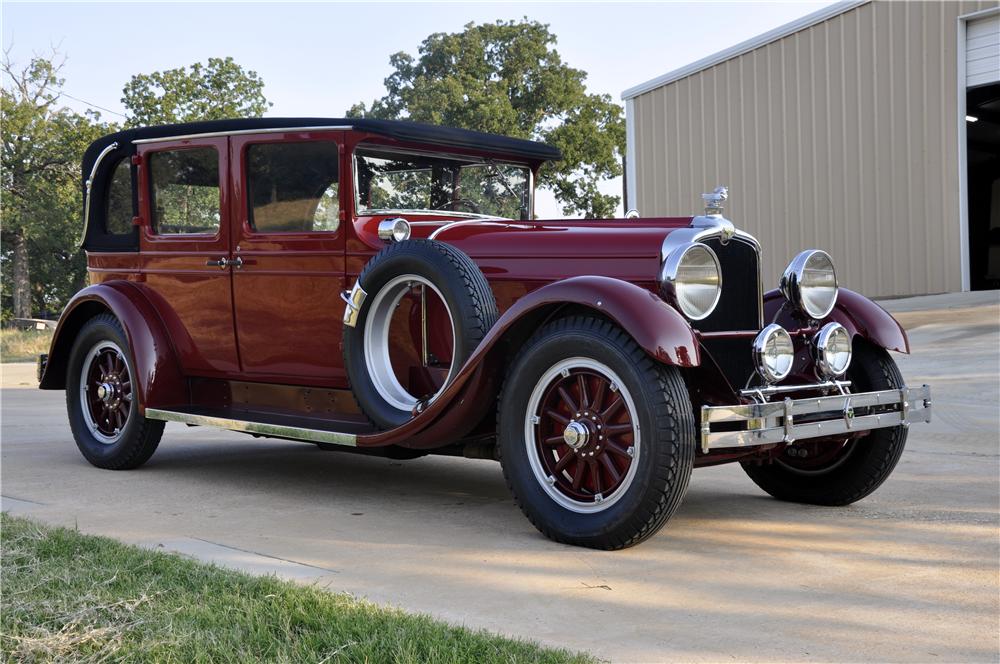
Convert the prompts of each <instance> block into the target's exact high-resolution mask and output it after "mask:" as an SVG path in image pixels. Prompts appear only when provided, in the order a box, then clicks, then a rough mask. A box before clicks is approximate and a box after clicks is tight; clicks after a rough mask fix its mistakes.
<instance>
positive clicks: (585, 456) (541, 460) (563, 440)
mask: <svg viewBox="0 0 1000 664" xmlns="http://www.w3.org/2000/svg"><path fill="white" fill-rule="evenodd" d="M528 403H529V406H528V412H527V421H526V423H525V434H526V435H525V440H526V444H527V445H528V456H529V460H530V461H531V465H532V470H534V472H535V476H536V478H537V479H538V480H539V482H540V483H541V484H542V486H543V488H544V489H545V491H546V493H548V494H549V495H550V496H551V497H552V498H554V499H555V500H556V502H558V503H559V504H560V505H562V506H564V507H566V508H568V509H571V510H573V511H577V512H597V511H601V510H604V509H607V508H608V507H610V506H611V505H612V504H614V503H615V502H617V500H618V499H619V498H621V496H622V495H623V494H624V493H625V492H626V491H627V490H628V487H629V485H630V484H631V482H632V480H633V479H634V477H635V471H636V466H637V459H638V455H639V443H640V437H639V427H638V422H637V416H636V408H635V403H634V401H633V400H632V396H631V395H630V394H629V393H628V390H627V389H626V388H625V387H624V385H623V383H622V381H621V379H620V378H619V377H618V376H617V375H616V374H615V373H614V371H612V370H611V369H610V368H609V367H607V366H606V365H604V364H602V363H600V362H597V361H595V360H593V359H590V358H583V357H576V358H569V359H566V360H563V361H562V362H559V363H557V364H556V365H555V366H553V367H551V368H550V369H549V370H548V371H547V372H545V374H544V375H543V376H542V377H541V379H540V380H539V381H538V383H537V385H536V388H535V390H534V392H533V394H532V396H531V398H530V400H529V402H528Z"/></svg>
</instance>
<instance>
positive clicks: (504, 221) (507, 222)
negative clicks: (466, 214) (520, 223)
mask: <svg viewBox="0 0 1000 664" xmlns="http://www.w3.org/2000/svg"><path fill="white" fill-rule="evenodd" d="M472 224H492V225H494V226H504V227H507V226H515V225H516V222H515V221H514V220H513V219H504V218H502V217H497V218H496V219H495V220H491V219H462V220H461V221H453V222H451V223H448V224H445V225H444V226H442V227H441V228H438V229H435V230H434V232H433V233H431V234H430V235H428V236H427V239H428V240H436V239H437V238H438V236H439V235H441V233H444V232H445V231H448V230H451V229H452V228H455V227H456V226H469V225H472Z"/></svg>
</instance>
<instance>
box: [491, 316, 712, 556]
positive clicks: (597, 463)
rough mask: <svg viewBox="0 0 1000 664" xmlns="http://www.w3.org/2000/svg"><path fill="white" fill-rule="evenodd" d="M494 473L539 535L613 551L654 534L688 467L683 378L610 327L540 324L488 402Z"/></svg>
mask: <svg viewBox="0 0 1000 664" xmlns="http://www.w3.org/2000/svg"><path fill="white" fill-rule="evenodd" d="M499 436H500V440H499V448H500V460H501V463H502V465H503V471H504V477H505V478H506V480H507V484H508V486H509V487H510V490H511V492H512V493H513V495H514V498H515V500H516V501H517V503H518V505H519V506H520V507H521V510H522V511H523V512H524V513H525V515H527V517H528V519H530V520H531V522H532V523H533V524H534V525H535V526H536V527H537V528H538V529H539V530H540V531H541V532H542V533H543V534H544V535H546V536H547V537H549V538H551V539H553V540H555V541H557V542H564V543H566V544H575V545H579V546H587V547H591V548H596V549H621V548H625V547H628V546H632V545H634V544H637V543H639V542H641V541H643V540H644V539H646V538H648V537H650V536H652V535H653V534H654V533H656V532H657V531H658V530H659V529H660V528H661V527H662V526H663V524H664V523H666V521H667V520H668V519H669V518H670V516H671V515H672V514H673V513H674V511H675V510H676V509H677V507H678V505H680V502H681V500H682V498H683V497H684V494H685V492H686V491H687V486H688V481H689V479H690V477H691V470H692V468H693V466H694V450H695V423H694V415H693V411H692V408H691V402H690V399H689V397H688V393H687V389H686V388H685V385H684V381H683V380H682V379H681V377H680V375H679V373H678V372H677V370H676V369H674V368H673V367H666V366H663V365H661V364H658V363H656V362H654V361H653V360H652V359H651V358H650V357H649V356H648V355H646V353H644V352H643V350H642V349H641V348H639V346H638V345H637V344H636V343H635V341H634V340H633V339H632V338H631V337H630V336H629V335H628V334H626V333H625V332H624V331H623V330H621V329H620V328H618V327H616V326H614V325H612V324H611V323H609V322H607V321H605V320H602V319H598V318H591V317H574V318H566V319H560V320H557V321H555V322H553V323H550V324H549V325H546V326H545V327H543V328H542V329H541V330H540V331H539V332H538V333H537V334H536V335H535V336H534V337H533V338H532V339H531V340H529V341H528V343H527V344H526V345H525V347H524V349H523V350H522V351H521V353H520V355H519V356H518V357H517V358H516V359H515V361H514V363H513V366H512V367H511V370H510V373H509V375H508V378H507V381H506V383H505V384H504V388H503V394H502V396H501V399H500V414H499Z"/></svg>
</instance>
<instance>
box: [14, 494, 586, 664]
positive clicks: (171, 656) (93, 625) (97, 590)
mask: <svg viewBox="0 0 1000 664" xmlns="http://www.w3.org/2000/svg"><path fill="white" fill-rule="evenodd" d="M0 528H2V537H0V586H2V588H3V592H2V595H0V662H111V661H113V662H185V663H186V662H258V661H266V662H399V663H402V664H405V663H413V664H416V663H418V662H419V663H420V664H424V663H426V662H454V663H456V664H458V663H460V662H498V663H499V662H503V663H515V662H540V663H549V662H551V663H553V664H555V663H561V662H591V661H593V660H592V659H591V658H589V657H587V656H584V655H579V654H574V653H570V652H567V651H564V650H552V649H547V648H542V647H539V646H538V645H536V644H534V643H530V642H527V641H521V640H515V639H509V638H504V637H500V636H496V635H494V634H490V633H488V632H484V631H473V630H470V629H465V628H462V627H454V626H451V625H447V624H445V623H442V622H439V621H436V620H433V619H431V618H429V617H427V616H422V615H414V614H408V613H404V612H402V611H398V610H396V609H387V608H385V607H381V606H377V605H375V604H372V603H370V602H365V601H362V600H359V599H357V598H354V597H351V596H350V595H345V594H334V593H329V592H325V591H323V590H320V589H319V588H315V587H307V586H298V585H294V584H291V583H288V582H284V581H279V580H277V579H275V578H274V577H253V576H249V575H247V574H241V573H238V572H233V571H229V570H224V569H220V568H217V567H212V566H209V565H204V564H201V563H197V562H194V561H191V560H188V559H184V558H181V557H180V556H177V555H172V554H165V553H160V552H156V551H149V550H146V549H140V548H138V547H134V546H127V545H125V544H121V543H119V542H116V541H114V540H110V539H107V538H104V537H92V536H87V535H81V534H80V533H78V532H75V531H72V530H67V529H64V528H49V527H45V526H40V525H38V524H37V523H35V522H32V521H29V520H26V519H20V518H14V517H10V516H8V515H6V514H3V515H2V516H0ZM484 601H488V598H487V597H485V596H484Z"/></svg>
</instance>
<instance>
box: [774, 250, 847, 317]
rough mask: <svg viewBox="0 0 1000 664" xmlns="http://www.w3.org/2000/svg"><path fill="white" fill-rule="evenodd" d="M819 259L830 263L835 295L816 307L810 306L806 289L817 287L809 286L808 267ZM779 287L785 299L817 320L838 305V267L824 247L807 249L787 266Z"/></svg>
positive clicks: (827, 314)
mask: <svg viewBox="0 0 1000 664" xmlns="http://www.w3.org/2000/svg"><path fill="white" fill-rule="evenodd" d="M817 261H825V262H826V263H827V264H828V265H829V269H830V273H831V274H832V276H833V295H832V297H830V298H829V301H828V302H826V303H825V304H824V306H822V307H819V308H816V307H812V306H810V300H809V298H806V297H805V290H806V289H811V288H816V286H809V285H808V283H804V282H805V281H806V269H808V268H810V266H811V265H815V263H816V262H817ZM778 289H779V290H780V291H781V293H782V295H784V296H785V299H786V300H788V301H789V302H790V303H791V304H792V305H794V306H795V307H796V308H797V309H798V310H799V311H801V312H802V313H804V314H805V315H807V316H809V317H810V318H812V319H815V320H822V319H824V318H826V317H827V316H829V315H830V312H831V311H833V308H834V307H835V306H837V298H838V296H839V294H840V282H839V281H838V280H837V268H836V266H835V265H834V263H833V258H832V257H831V256H830V254H828V253H827V252H825V251H823V250H822V249H806V250H805V251H802V252H800V253H799V254H798V255H796V256H795V258H793V259H792V262H791V263H789V264H788V267H786V268H785V271H784V273H783V274H782V275H781V280H780V282H779V283H778Z"/></svg>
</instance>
